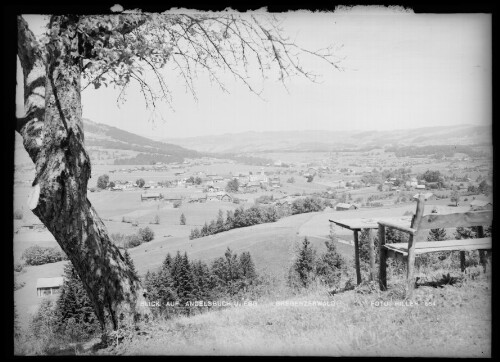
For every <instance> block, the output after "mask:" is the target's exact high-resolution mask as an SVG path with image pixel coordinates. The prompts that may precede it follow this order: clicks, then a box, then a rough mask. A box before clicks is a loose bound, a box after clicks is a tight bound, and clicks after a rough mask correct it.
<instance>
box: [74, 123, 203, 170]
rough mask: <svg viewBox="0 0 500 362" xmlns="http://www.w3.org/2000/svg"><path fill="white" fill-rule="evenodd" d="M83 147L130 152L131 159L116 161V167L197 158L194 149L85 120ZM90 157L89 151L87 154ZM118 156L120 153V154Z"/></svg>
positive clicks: (124, 158)
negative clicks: (118, 165)
mask: <svg viewBox="0 0 500 362" xmlns="http://www.w3.org/2000/svg"><path fill="white" fill-rule="evenodd" d="M83 121H84V130H85V146H86V147H87V148H88V149H89V150H90V151H94V150H100V151H101V152H102V150H108V151H109V150H113V151H116V150H119V151H126V152H130V151H132V154H129V155H133V157H122V158H117V159H115V161H114V162H115V164H121V165H123V164H128V165H140V164H151V163H154V162H165V163H170V162H182V161H183V160H184V158H194V157H200V156H201V155H200V154H199V153H198V152H196V151H193V150H188V149H186V148H183V147H181V146H177V145H173V144H168V143H164V142H158V141H153V140H151V139H149V138H146V137H142V136H139V135H136V134H134V133H130V132H127V131H124V130H122V129H119V128H116V127H112V126H108V125H105V124H101V123H96V122H92V121H91V120H89V119H84V120H83ZM90 153H91V155H92V152H90ZM119 154H122V153H121V152H120V153H119Z"/></svg>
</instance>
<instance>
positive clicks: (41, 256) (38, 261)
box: [21, 245, 67, 265]
mask: <svg viewBox="0 0 500 362" xmlns="http://www.w3.org/2000/svg"><path fill="white" fill-rule="evenodd" d="M21 258H22V259H24V260H25V263H26V264H27V265H43V264H48V263H56V262H58V261H61V260H67V256H66V254H64V252H63V251H62V250H61V249H60V248H58V247H53V248H50V247H42V246H39V245H33V246H30V247H29V248H27V249H26V250H25V251H24V252H23V255H22V257H21Z"/></svg>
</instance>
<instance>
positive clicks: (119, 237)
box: [109, 233, 126, 246]
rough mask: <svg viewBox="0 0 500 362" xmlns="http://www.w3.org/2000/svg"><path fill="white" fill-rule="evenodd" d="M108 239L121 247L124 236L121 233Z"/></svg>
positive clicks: (114, 234)
mask: <svg viewBox="0 0 500 362" xmlns="http://www.w3.org/2000/svg"><path fill="white" fill-rule="evenodd" d="M109 237H110V239H111V241H113V242H114V243H115V244H116V245H118V246H123V245H124V242H125V238H126V236H125V234H122V233H113V234H111V235H110V236H109Z"/></svg>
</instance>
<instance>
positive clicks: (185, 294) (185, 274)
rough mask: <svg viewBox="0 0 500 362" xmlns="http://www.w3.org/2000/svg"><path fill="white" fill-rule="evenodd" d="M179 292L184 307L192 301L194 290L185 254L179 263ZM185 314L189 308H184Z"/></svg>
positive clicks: (192, 278)
mask: <svg viewBox="0 0 500 362" xmlns="http://www.w3.org/2000/svg"><path fill="white" fill-rule="evenodd" d="M179 282H180V283H179V286H180V288H179V291H178V293H177V294H178V296H179V300H180V302H181V304H182V305H185V304H186V303H187V302H189V301H194V300H193V297H194V290H195V282H194V277H193V271H192V269H191V264H190V262H189V258H188V256H187V253H184V256H183V257H182V263H181V272H180V280H179ZM185 310H186V312H187V314H188V315H189V314H190V310H191V308H189V307H186V309H185Z"/></svg>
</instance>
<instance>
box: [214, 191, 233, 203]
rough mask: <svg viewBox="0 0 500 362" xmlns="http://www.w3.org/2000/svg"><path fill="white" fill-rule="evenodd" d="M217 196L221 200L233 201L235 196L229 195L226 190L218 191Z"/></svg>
mask: <svg viewBox="0 0 500 362" xmlns="http://www.w3.org/2000/svg"><path fill="white" fill-rule="evenodd" d="M217 198H218V199H219V200H220V201H224V202H233V197H232V196H231V195H229V194H228V193H227V192H224V191H219V192H217Z"/></svg>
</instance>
